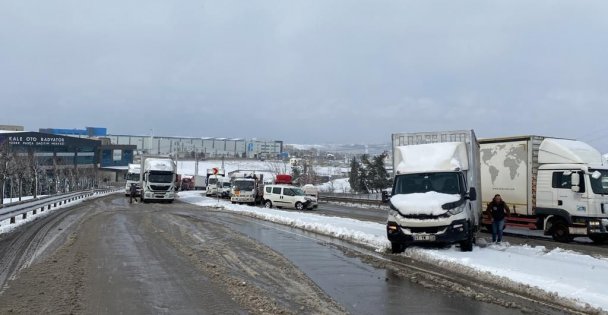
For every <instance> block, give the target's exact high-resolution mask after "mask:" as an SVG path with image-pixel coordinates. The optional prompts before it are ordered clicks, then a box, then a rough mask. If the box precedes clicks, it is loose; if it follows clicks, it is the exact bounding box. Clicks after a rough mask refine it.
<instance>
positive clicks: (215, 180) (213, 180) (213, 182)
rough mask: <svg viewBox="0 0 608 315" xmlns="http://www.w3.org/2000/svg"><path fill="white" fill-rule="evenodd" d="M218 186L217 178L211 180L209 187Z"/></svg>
mask: <svg viewBox="0 0 608 315" xmlns="http://www.w3.org/2000/svg"><path fill="white" fill-rule="evenodd" d="M215 184H217V178H209V185H215Z"/></svg>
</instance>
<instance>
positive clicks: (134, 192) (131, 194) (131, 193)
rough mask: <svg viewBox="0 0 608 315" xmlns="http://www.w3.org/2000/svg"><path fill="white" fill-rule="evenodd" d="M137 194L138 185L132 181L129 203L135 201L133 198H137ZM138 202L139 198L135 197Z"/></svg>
mask: <svg viewBox="0 0 608 315" xmlns="http://www.w3.org/2000/svg"><path fill="white" fill-rule="evenodd" d="M136 194H137V185H135V183H131V187H129V203H133V199H135V195H136ZM135 202H137V199H135Z"/></svg>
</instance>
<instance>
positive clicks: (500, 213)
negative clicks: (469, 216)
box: [486, 194, 511, 243]
mask: <svg viewBox="0 0 608 315" xmlns="http://www.w3.org/2000/svg"><path fill="white" fill-rule="evenodd" d="M486 211H487V212H489V214H490V216H491V217H492V242H494V243H500V242H502V230H503V229H504V228H505V218H506V217H508V216H509V215H510V214H511V210H510V209H509V206H507V204H506V203H505V202H504V201H503V200H502V197H501V196H500V195H499V194H496V195H495V196H494V199H492V202H490V203H489V204H488V208H487V209H486Z"/></svg>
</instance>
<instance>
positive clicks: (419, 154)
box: [394, 142, 469, 174]
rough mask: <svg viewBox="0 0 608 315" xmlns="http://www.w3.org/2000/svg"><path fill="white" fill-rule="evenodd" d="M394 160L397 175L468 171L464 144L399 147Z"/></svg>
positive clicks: (446, 143) (451, 143) (447, 143)
mask: <svg viewBox="0 0 608 315" xmlns="http://www.w3.org/2000/svg"><path fill="white" fill-rule="evenodd" d="M394 158H395V165H396V167H395V170H396V172H397V174H404V173H412V172H437V171H455V170H457V169H460V170H468V169H469V160H468V157H467V147H466V144H465V143H464V142H443V143H429V144H417V145H408V146H400V147H396V148H395V157H394Z"/></svg>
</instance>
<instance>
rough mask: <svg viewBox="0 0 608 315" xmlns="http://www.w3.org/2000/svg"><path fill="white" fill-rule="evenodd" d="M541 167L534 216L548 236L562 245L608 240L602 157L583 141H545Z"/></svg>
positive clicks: (607, 172)
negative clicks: (584, 238) (579, 238)
mask: <svg viewBox="0 0 608 315" xmlns="http://www.w3.org/2000/svg"><path fill="white" fill-rule="evenodd" d="M539 164H540V166H539V169H538V184H537V197H536V198H537V201H536V209H535V213H536V215H537V216H538V217H539V219H540V220H539V223H542V225H543V227H544V232H545V234H547V235H552V236H553V238H554V239H556V240H557V241H562V242H567V241H570V240H572V238H574V237H576V236H588V237H589V238H590V239H591V240H593V241H594V242H597V243H601V242H604V241H606V240H608V166H607V165H602V158H601V154H600V153H599V152H598V151H597V150H595V149H594V148H592V147H591V146H588V145H587V144H585V143H582V142H578V141H574V140H562V139H545V140H544V141H543V143H542V144H541V146H540V152H539Z"/></svg>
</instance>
